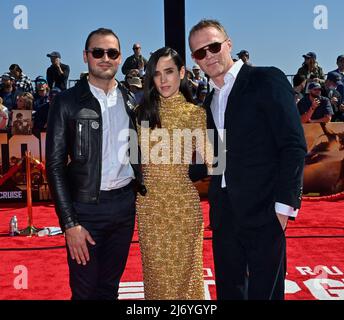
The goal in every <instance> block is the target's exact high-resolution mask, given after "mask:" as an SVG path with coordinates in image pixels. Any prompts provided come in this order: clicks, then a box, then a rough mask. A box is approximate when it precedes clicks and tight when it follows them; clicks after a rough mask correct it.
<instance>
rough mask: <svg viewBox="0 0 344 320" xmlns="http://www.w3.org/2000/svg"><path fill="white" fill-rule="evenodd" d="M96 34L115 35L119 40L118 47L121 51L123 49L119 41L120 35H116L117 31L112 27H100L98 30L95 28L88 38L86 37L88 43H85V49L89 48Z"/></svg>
mask: <svg viewBox="0 0 344 320" xmlns="http://www.w3.org/2000/svg"><path fill="white" fill-rule="evenodd" d="M94 35H102V36H108V35H113V36H114V37H115V38H116V39H117V41H118V49H119V51H121V44H120V42H119V38H118V36H117V35H116V33H114V32H113V31H112V30H111V29H106V28H99V29H97V30H94V31H92V32H91V33H90V34H89V35H88V37H87V39H86V43H85V50H88V47H89V45H90V41H91V38H92V37H93V36H94Z"/></svg>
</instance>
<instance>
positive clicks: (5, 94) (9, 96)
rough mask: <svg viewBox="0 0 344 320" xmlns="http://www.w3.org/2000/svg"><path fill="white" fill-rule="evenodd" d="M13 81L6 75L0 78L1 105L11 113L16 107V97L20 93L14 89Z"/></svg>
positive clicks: (12, 78)
mask: <svg viewBox="0 0 344 320" xmlns="http://www.w3.org/2000/svg"><path fill="white" fill-rule="evenodd" d="M14 83H15V79H14V77H12V76H10V75H9V74H8V73H5V74H3V75H2V76H1V83H0V97H1V98H2V99H3V104H4V105H5V106H6V108H7V109H8V110H9V111H11V110H12V109H15V108H16V106H17V96H18V94H19V93H20V92H22V91H17V90H16V87H15V84H14Z"/></svg>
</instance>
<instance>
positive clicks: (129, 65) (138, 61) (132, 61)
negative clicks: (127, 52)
mask: <svg viewBox="0 0 344 320" xmlns="http://www.w3.org/2000/svg"><path fill="white" fill-rule="evenodd" d="M133 51H134V54H133V55H131V56H129V57H128V58H127V59H125V61H124V63H123V66H122V73H123V74H124V75H127V73H128V72H129V71H130V70H131V69H138V70H139V72H140V77H142V76H143V75H144V71H145V70H146V65H147V60H146V58H145V57H143V56H142V53H141V45H140V44H139V43H135V44H134V45H133Z"/></svg>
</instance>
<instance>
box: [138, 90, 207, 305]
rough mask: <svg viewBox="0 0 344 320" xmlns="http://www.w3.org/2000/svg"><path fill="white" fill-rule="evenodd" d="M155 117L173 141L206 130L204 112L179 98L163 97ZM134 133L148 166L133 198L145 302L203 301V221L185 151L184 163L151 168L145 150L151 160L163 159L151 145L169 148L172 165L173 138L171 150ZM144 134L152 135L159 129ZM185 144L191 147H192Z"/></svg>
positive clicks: (144, 165)
mask: <svg viewBox="0 0 344 320" xmlns="http://www.w3.org/2000/svg"><path fill="white" fill-rule="evenodd" d="M159 112H160V118H161V127H162V129H163V130H166V129H167V130H168V133H169V134H170V136H171V137H172V136H173V135H172V132H173V129H186V128H189V129H191V130H193V129H195V128H200V129H203V130H205V129H206V115H205V110H204V109H202V108H200V107H197V106H195V105H193V104H191V103H188V102H186V101H185V98H184V97H183V96H182V95H181V94H179V95H178V96H175V97H171V98H167V99H164V98H161V106H160V109H159ZM138 129H139V130H138V132H139V139H140V140H139V141H140V143H141V152H142V155H143V162H146V164H143V176H144V182H145V185H146V187H147V194H146V195H145V196H140V195H139V196H138V198H137V217H138V231H139V242H140V250H141V255H142V263H143V280H144V294H145V299H147V300H153V299H159V300H162V299H168V300H173V299H180V300H186V299H204V283H203V253H202V251H203V216H202V211H201V207H200V199H199V195H198V192H197V190H196V188H195V187H194V185H193V183H192V182H191V180H190V179H189V177H188V168H189V166H188V164H183V163H184V162H183V160H184V158H183V155H184V150H183V149H181V150H182V152H181V154H182V157H181V159H182V164H168V163H166V162H165V163H163V164H154V163H152V162H153V160H152V159H150V161H149V162H148V161H147V159H144V158H145V156H146V154H147V150H149V152H150V156H151V157H154V155H155V154H159V155H163V154H164V152H160V153H158V152H156V153H154V146H155V148H157V147H159V148H160V147H161V148H160V150H162V149H163V148H165V150H166V146H167V150H168V152H169V154H168V155H167V157H166V152H165V154H164V155H165V160H166V159H167V158H170V160H171V161H172V160H173V155H172V150H173V147H172V146H173V143H172V138H171V140H170V145H168V142H166V141H167V140H165V142H162V141H163V140H160V141H156V142H152V141H150V142H149V141H148V140H154V139H152V136H151V139H148V138H147V135H145V137H144V135H143V131H142V127H140V126H139V127H138ZM146 130H148V131H149V133H150V135H152V134H154V132H156V130H158V129H154V130H150V129H146ZM157 144H159V146H157ZM186 145H187V144H185V148H189V147H192V148H193V149H194V148H195V143H192V146H190V145H189V146H186ZM145 146H146V147H145ZM148 146H149V148H148ZM152 148H153V149H152ZM159 148H158V149H159ZM155 151H157V149H156V150H155ZM154 161H155V160H154Z"/></svg>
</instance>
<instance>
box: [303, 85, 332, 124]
mask: <svg viewBox="0 0 344 320" xmlns="http://www.w3.org/2000/svg"><path fill="white" fill-rule="evenodd" d="M308 91H309V93H308V94H306V95H305V96H304V97H303V98H302V99H301V100H300V101H299V102H298V104H297V108H298V110H299V113H300V115H301V122H302V123H311V122H330V121H331V118H332V115H333V110H332V106H331V102H330V100H329V99H328V98H326V97H323V96H321V85H320V83H318V82H311V83H310V84H309V86H308Z"/></svg>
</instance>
